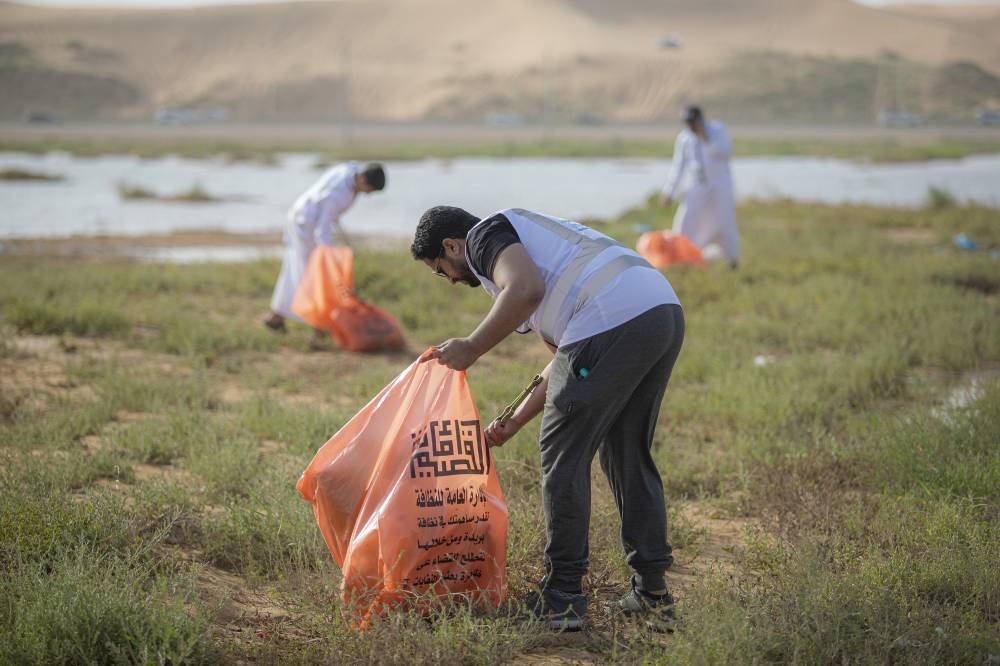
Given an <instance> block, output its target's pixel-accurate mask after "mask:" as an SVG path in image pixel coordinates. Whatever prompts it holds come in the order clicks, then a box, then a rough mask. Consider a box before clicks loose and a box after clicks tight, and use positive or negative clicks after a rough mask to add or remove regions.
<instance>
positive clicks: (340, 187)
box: [264, 162, 385, 331]
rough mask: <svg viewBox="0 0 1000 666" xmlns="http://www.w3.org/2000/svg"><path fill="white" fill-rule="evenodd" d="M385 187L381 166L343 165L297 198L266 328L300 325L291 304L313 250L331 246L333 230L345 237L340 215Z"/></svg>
mask: <svg viewBox="0 0 1000 666" xmlns="http://www.w3.org/2000/svg"><path fill="white" fill-rule="evenodd" d="M384 187H385V171H384V169H383V168H382V165H380V164H368V165H365V167H364V168H360V167H359V166H358V164H357V163H356V162H345V163H344V164H338V165H337V166H335V167H332V168H331V169H329V170H327V171H326V172H325V173H324V174H323V175H322V176H321V177H320V179H319V180H317V181H316V182H315V183H313V185H312V187H310V188H309V189H308V190H306V191H305V192H303V193H302V195H301V196H299V198H298V199H297V200H296V201H295V203H294V204H293V205H292V207H291V209H290V210H289V211H288V221H287V223H286V224H285V233H284V244H285V254H284V256H283V257H282V261H281V273H280V274H279V275H278V282H277V284H275V285H274V295H273V296H272V297H271V316H270V317H268V318H267V319H265V320H264V324H265V325H266V326H267V327H268V328H270V329H272V330H275V331H284V330H285V319H286V318H292V319H295V320H296V321H300V322H302V318H301V317H299V316H298V315H296V314H295V313H294V312H292V301H293V300H294V298H295V291H296V290H297V289H298V287H299V282H300V281H301V280H302V276H303V274H305V271H306V265H307V264H308V263H309V255H310V254H312V251H313V248H315V247H316V244H317V243H319V244H321V245H333V244H334V241H333V231H334V229H336V230H337V232H338V233H340V234H341V235H342V236H343V235H344V231H343V229H342V228H341V226H340V216H341V215H343V214H344V212H345V211H346V210H347V209H348V208H350V207H351V204H353V203H354V199H355V198H356V197H357V195H358V193H361V194H367V193H369V192H375V191H379V190H382V189H383V188H384ZM345 240H346V237H345ZM302 323H305V322H302Z"/></svg>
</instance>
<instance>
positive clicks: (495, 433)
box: [486, 417, 521, 448]
mask: <svg viewBox="0 0 1000 666" xmlns="http://www.w3.org/2000/svg"><path fill="white" fill-rule="evenodd" d="M520 429H521V424H520V423H518V422H517V421H515V420H514V418H513V417H507V418H506V419H504V420H503V422H501V421H500V419H493V423H491V424H489V425H488V426H486V444H487V445H489V446H490V447H491V448H492V447H494V446H503V445H504V444H506V443H507V440H508V439H510V438H511V437H513V436H514V435H516V434H517V432H518V431H519V430H520Z"/></svg>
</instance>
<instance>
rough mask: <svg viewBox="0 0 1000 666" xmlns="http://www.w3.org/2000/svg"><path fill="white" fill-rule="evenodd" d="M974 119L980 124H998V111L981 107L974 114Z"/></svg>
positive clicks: (999, 122)
mask: <svg viewBox="0 0 1000 666" xmlns="http://www.w3.org/2000/svg"><path fill="white" fill-rule="evenodd" d="M976 120H977V121H978V122H979V124H980V125H1000V111H998V110H993V109H982V110H980V111H979V112H978V113H977V114H976Z"/></svg>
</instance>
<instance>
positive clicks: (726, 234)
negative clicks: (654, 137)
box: [661, 106, 740, 268]
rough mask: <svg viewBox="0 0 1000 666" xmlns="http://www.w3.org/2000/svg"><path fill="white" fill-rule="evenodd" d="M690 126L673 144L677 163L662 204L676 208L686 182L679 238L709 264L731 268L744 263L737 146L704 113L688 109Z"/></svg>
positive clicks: (676, 228) (719, 124) (677, 217)
mask: <svg viewBox="0 0 1000 666" xmlns="http://www.w3.org/2000/svg"><path fill="white" fill-rule="evenodd" d="M684 123H685V125H687V127H685V128H684V129H683V130H681V131H680V133H679V134H678V135H677V140H676V141H675V142H674V161H673V164H672V165H671V167H670V174H669V175H668V176H667V182H666V184H665V185H664V186H663V194H662V197H661V202H662V203H663V205H664V206H669V205H670V204H672V203H673V201H674V198H675V197H676V195H677V191H678V190H679V189H680V187H681V184H682V181H684V180H685V177H686V179H687V180H688V181H689V182H690V185H689V186H688V189H687V191H686V193H685V195H684V200H683V202H682V203H681V205H680V207H679V208H678V209H677V214H676V215H675V216H674V228H673V232H674V233H675V234H681V235H682V236H685V237H687V238H688V239H689V240H690V241H691V242H692V243H694V244H695V245H697V246H698V247H699V248H700V249H701V250H702V252H703V253H704V254H705V258H706V259H712V258H716V257H717V256H718V255H719V254H720V253H721V256H722V257H723V258H724V259H725V260H726V261H727V262H728V263H729V265H730V266H731V267H732V268H736V266H737V265H738V264H739V260H740V234H739V231H737V229H736V198H735V196H734V194H733V178H732V175H731V173H730V169H729V159H730V158H731V157H732V155H733V144H732V142H731V141H730V140H729V133H728V132H727V131H726V126H725V125H723V124H722V122H720V121H718V120H705V118H704V116H703V114H702V112H701V109H700V108H699V107H697V106H689V107H688V108H687V109H686V111H685V112H684Z"/></svg>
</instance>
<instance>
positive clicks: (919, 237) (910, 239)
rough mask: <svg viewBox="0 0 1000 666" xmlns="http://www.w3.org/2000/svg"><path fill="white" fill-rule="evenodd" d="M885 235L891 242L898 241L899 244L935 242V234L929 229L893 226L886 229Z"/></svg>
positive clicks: (930, 243) (929, 243) (928, 243)
mask: <svg viewBox="0 0 1000 666" xmlns="http://www.w3.org/2000/svg"><path fill="white" fill-rule="evenodd" d="M885 235H886V236H887V237H888V238H889V240H891V241H892V242H893V243H899V244H900V245H934V244H935V243H936V242H937V234H935V233H934V231H933V230H931V229H914V228H913V227H893V228H891V229H886V230H885Z"/></svg>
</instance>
